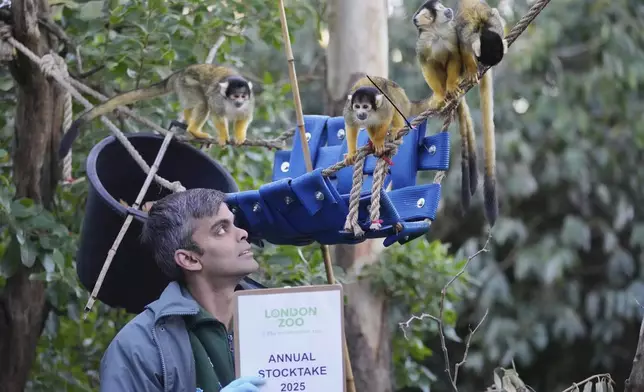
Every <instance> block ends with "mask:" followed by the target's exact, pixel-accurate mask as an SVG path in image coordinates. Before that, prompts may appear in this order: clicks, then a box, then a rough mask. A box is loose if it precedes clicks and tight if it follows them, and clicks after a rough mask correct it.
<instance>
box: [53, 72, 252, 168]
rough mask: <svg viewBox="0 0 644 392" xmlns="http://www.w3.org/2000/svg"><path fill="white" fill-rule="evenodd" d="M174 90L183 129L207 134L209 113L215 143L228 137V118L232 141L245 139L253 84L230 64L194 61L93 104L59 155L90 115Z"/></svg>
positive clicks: (200, 135)
mask: <svg viewBox="0 0 644 392" xmlns="http://www.w3.org/2000/svg"><path fill="white" fill-rule="evenodd" d="M170 93H175V94H177V96H178V98H179V102H180V103H181V106H182V107H183V113H184V117H185V121H186V122H187V123H188V128H187V131H188V132H189V133H190V134H192V135H193V136H194V137H196V138H199V139H204V138H209V137H210V135H208V134H207V133H205V132H203V131H202V130H201V129H202V128H203V126H204V124H205V123H206V121H207V120H208V117H209V116H211V117H212V121H213V124H214V126H215V128H216V129H217V131H218V133H219V135H218V136H219V137H218V139H219V140H218V144H219V145H220V146H223V145H225V144H226V142H227V141H228V139H229V133H228V121H229V120H231V121H233V122H234V125H233V127H234V132H235V142H236V144H241V143H243V142H244V141H245V140H246V132H247V130H248V126H249V124H250V123H251V121H252V120H253V111H254V107H255V97H254V94H253V84H252V83H251V82H250V81H248V80H246V79H245V78H244V77H242V76H241V75H240V74H239V73H238V72H237V71H235V70H233V69H232V68H229V67H226V66H220V65H212V64H194V65H190V66H188V67H186V68H184V69H182V70H180V71H177V72H174V73H173V74H172V75H170V76H168V77H167V78H165V79H164V80H162V81H160V82H158V83H155V84H153V85H151V86H148V87H143V88H139V89H135V90H131V91H128V92H126V93H123V94H119V95H116V96H114V97H112V98H111V99H109V100H107V101H105V102H103V103H101V104H100V105H97V106H95V107H93V108H92V109H90V110H88V111H86V112H85V113H83V114H82V115H81V116H80V117H79V118H78V119H76V120H75V121H74V122H73V123H72V125H71V127H70V128H69V130H68V131H67V132H66V133H65V135H64V136H63V139H62V140H61V144H60V149H59V156H61V157H62V156H65V155H67V152H68V151H69V149H70V148H71V145H72V143H73V142H74V140H75V139H76V138H77V137H78V135H79V133H80V131H79V128H80V127H81V126H82V125H84V124H86V123H88V122H89V121H91V120H93V119H94V118H96V117H98V116H101V115H103V114H105V113H108V112H110V111H112V110H114V109H116V108H117V107H118V106H123V105H128V104H131V103H134V102H138V101H142V100H146V99H151V98H156V97H160V96H163V95H167V94H170Z"/></svg>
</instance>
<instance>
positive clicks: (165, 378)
mask: <svg viewBox="0 0 644 392" xmlns="http://www.w3.org/2000/svg"><path fill="white" fill-rule="evenodd" d="M197 313H198V311H197V312H181V313H169V314H162V315H160V316H159V317H158V319H157V322H156V323H154V328H152V337H153V338H154V340H155V341H156V343H157V346H158V347H159V356H160V357H161V373H162V374H163V390H164V391H166V392H167V391H168V383H166V380H167V370H166V367H165V359H164V358H163V349H162V348H161V347H162V344H161V342H160V341H159V338H158V335H157V328H158V322H159V320H161V319H162V318H165V317H169V316H189V315H193V314H197ZM193 361H194V358H193ZM191 376H192V375H191Z"/></svg>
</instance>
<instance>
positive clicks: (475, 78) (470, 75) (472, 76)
mask: <svg viewBox="0 0 644 392" xmlns="http://www.w3.org/2000/svg"><path fill="white" fill-rule="evenodd" d="M463 79H464V80H465V81H466V82H467V83H472V84H478V82H479V73H478V70H477V71H475V72H467V73H466V75H465V76H464V77H463Z"/></svg>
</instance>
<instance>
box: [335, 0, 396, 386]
mask: <svg viewBox="0 0 644 392" xmlns="http://www.w3.org/2000/svg"><path fill="white" fill-rule="evenodd" d="M328 12H329V13H328V15H327V18H328V19H327V20H328V23H329V45H328V48H327V81H326V82H327V83H326V84H327V108H326V113H327V114H328V115H331V116H337V115H341V114H342V106H343V105H344V102H345V100H346V94H347V90H348V88H349V87H350V86H351V84H352V83H353V82H354V81H355V80H356V78H357V77H358V76H359V75H360V74H361V73H367V74H369V75H370V76H371V75H375V76H382V77H388V73H389V40H388V30H387V2H386V0H351V1H347V0H330V1H329V2H328ZM365 21H368V22H369V23H366V24H365ZM382 242H383V240H382V239H377V240H367V241H365V242H363V243H361V244H357V245H337V246H335V252H334V253H335V257H334V259H335V260H336V263H337V264H338V265H339V266H340V267H342V268H344V269H345V271H346V272H347V274H348V276H349V277H355V276H356V275H358V274H359V273H360V271H361V269H362V267H363V266H365V265H368V264H372V263H376V262H378V261H379V255H380V253H381V252H382V250H383V249H384V247H383V246H382ZM344 290H345V294H346V296H347V303H346V305H345V313H344V314H345V333H346V338H347V344H348V347H349V353H350V356H351V365H352V369H353V375H354V378H355V383H356V390H357V391H359V392H362V391H369V392H390V391H391V390H392V378H391V341H390V338H391V331H390V329H389V326H388V322H387V318H388V307H387V302H386V299H385V298H384V296H382V295H380V294H378V293H376V292H374V290H372V288H371V285H370V283H369V282H368V281H359V282H356V283H350V284H347V285H345V286H344Z"/></svg>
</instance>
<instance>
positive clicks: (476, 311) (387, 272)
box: [0, 0, 644, 391]
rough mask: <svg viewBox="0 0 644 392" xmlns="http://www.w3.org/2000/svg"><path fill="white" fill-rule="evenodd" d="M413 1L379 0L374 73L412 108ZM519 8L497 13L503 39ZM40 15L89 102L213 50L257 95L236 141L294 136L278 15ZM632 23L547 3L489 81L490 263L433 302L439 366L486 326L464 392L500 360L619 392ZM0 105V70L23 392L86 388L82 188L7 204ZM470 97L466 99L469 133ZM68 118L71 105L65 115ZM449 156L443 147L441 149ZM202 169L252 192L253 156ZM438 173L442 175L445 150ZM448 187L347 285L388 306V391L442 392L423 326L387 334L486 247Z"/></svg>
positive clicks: (8, 130)
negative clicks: (385, 0) (380, 69)
mask: <svg viewBox="0 0 644 392" xmlns="http://www.w3.org/2000/svg"><path fill="white" fill-rule="evenodd" d="M421 2H422V1H420V0H414V1H404V2H403V1H402V0H398V1H393V0H390V1H389V8H390V19H389V36H390V75H389V76H390V78H392V79H394V80H396V81H397V82H399V83H400V84H401V85H403V87H405V88H406V89H407V91H408V94H409V95H410V96H411V97H413V98H421V97H424V96H427V95H428V94H429V93H430V91H429V89H428V88H427V87H426V86H425V84H424V83H421V82H420V81H421V79H420V73H419V72H418V70H417V67H416V65H415V60H414V54H413V50H414V40H415V32H414V29H413V25H412V24H411V23H410V21H409V18H410V16H411V14H412V13H413V12H414V11H415V9H416V8H417V7H418V6H419V4H420V3H421ZM269 3H270V4H269ZM491 3H493V4H497V2H494V1H492V2H491ZM530 4H531V2H528V3H525V2H524V1H523V0H517V1H504V0H501V1H500V2H498V5H499V7H500V8H501V10H502V12H503V13H504V14H505V16H506V18H507V19H508V23H509V24H510V25H513V24H514V23H515V22H516V20H517V19H518V17H520V16H521V15H523V14H524V13H525V11H526V10H527V8H528V7H529V6H530ZM49 5H50V7H51V11H52V18H53V20H54V22H55V23H56V24H58V25H59V26H60V27H62V29H63V30H64V31H65V33H66V35H67V37H68V38H69V41H70V42H69V43H68V45H66V47H65V49H66V51H67V56H66V60H67V64H68V67H69V69H70V72H71V73H72V75H73V76H79V75H80V74H82V73H85V72H87V71H88V70H96V72H94V73H92V74H91V75H89V76H85V77H82V81H83V82H84V83H86V84H88V85H89V86H91V87H92V88H94V89H96V90H98V91H101V92H102V93H103V94H105V95H108V96H111V95H113V94H116V93H118V92H122V91H125V90H128V89H131V88H134V87H136V86H142V85H146V84H149V83H152V82H156V81H158V80H160V79H161V78H163V77H165V76H167V75H168V74H169V72H171V71H172V70H176V69H179V68H181V67H184V66H186V65H188V64H192V63H195V62H203V61H204V60H205V58H206V56H207V54H208V52H209V51H210V50H211V48H212V47H213V46H215V45H216V44H217V43H220V46H219V48H218V50H217V54H216V62H219V63H227V64H232V65H235V66H237V67H239V69H240V70H241V71H242V72H243V73H244V74H245V75H247V76H248V77H250V78H251V80H253V82H254V83H256V84H257V85H258V86H260V88H261V95H260V99H259V107H260V110H259V111H258V114H257V115H256V120H255V123H254V125H253V127H252V129H251V137H255V138H258V137H270V136H276V135H278V134H279V133H280V132H282V131H283V130H285V129H287V128H290V127H291V126H292V125H293V123H294V114H293V110H292V109H293V104H292V97H291V95H290V94H289V93H290V85H289V81H288V73H287V68H286V60H285V57H284V52H283V48H282V46H281V45H282V44H281V42H282V38H281V32H280V25H279V17H278V14H277V8H276V2H272V3H271V2H265V1H260V0H244V1H227V2H223V1H222V2H217V4H207V3H204V2H201V1H197V0H182V1H142V0H118V1H117V0H91V1H76V2H75V1H72V0H65V1H62V0H61V1H57V0H56V1H53V0H51V1H49ZM287 5H288V9H287V18H288V20H289V27H290V30H291V33H292V38H291V39H292V42H293V50H294V53H295V57H296V64H297V67H298V76H299V80H300V90H301V95H302V99H303V108H304V112H305V113H306V114H321V113H323V112H324V88H325V87H324V86H325V84H324V75H325V59H324V54H325V46H326V43H327V42H326V38H325V37H327V31H326V26H327V24H326V20H325V13H324V8H325V4H324V2H319V1H315V0H301V1H297V2H287ZM7 10H8V9H7V8H3V9H1V10H0V11H7ZM643 27H644V8H643V7H642V5H641V4H640V2H639V1H637V0H619V1H604V0H591V1H586V2H581V3H580V2H573V1H572V0H560V1H556V2H552V3H551V4H550V5H549V6H548V7H547V8H546V10H545V11H544V12H542V14H541V15H540V16H539V17H538V19H537V21H536V22H535V23H534V24H533V25H532V27H530V28H529V29H528V31H527V32H526V33H525V34H524V35H523V36H522V37H520V38H519V39H518V41H517V42H516V43H515V45H514V46H513V47H512V49H511V51H510V53H509V55H508V56H507V58H506V60H505V61H504V62H503V64H501V65H500V66H499V67H497V69H496V74H495V76H496V77H495V80H496V82H495V83H496V86H495V87H496V92H495V95H496V107H495V110H496V114H495V115H496V123H497V160H498V176H499V179H500V184H499V188H500V192H501V193H500V194H501V218H500V219H499V220H498V222H497V224H496V227H495V231H494V237H493V239H492V241H491V243H490V246H489V249H490V251H489V252H487V253H484V254H482V255H481V256H479V257H478V258H476V259H474V260H473V261H472V262H471V263H470V265H469V269H468V273H467V274H466V275H465V276H464V277H463V279H462V280H459V281H457V282H456V283H455V284H454V285H453V286H451V288H452V290H450V294H449V296H448V300H447V305H446V307H445V309H446V310H445V312H446V314H445V315H446V322H447V323H448V324H449V325H452V326H454V329H449V328H448V330H447V331H446V335H447V337H448V338H450V342H448V343H449V344H448V348H449V349H450V353H451V355H452V358H460V356H461V354H462V351H463V348H464V347H463V342H462V339H463V337H464V336H465V335H466V334H467V332H468V328H469V327H470V326H472V325H475V324H477V323H478V321H479V320H480V318H481V317H482V315H483V313H484V312H485V311H486V310H489V315H488V316H487V320H486V321H485V323H484V324H483V325H482V327H481V329H480V330H479V331H478V333H477V334H476V335H475V336H474V338H473V340H472V347H471V348H470V351H469V355H468V361H467V364H466V365H465V369H464V370H462V371H461V373H462V374H461V376H460V382H459V384H460V385H461V390H462V391H474V390H482V388H483V386H485V385H490V384H492V382H493V380H492V376H491V374H492V370H493V369H494V368H495V367H497V366H503V367H509V366H511V362H512V361H514V363H515V364H516V367H517V370H518V371H519V373H520V374H521V376H522V378H523V380H524V381H525V382H526V383H528V384H529V385H530V386H532V387H533V388H534V389H535V390H538V391H555V390H563V389H565V388H566V387H567V386H569V385H571V383H572V382H574V381H578V380H581V379H584V378H586V377H587V376H590V375H591V374H594V373H611V375H612V377H613V379H615V380H616V381H617V382H618V384H617V387H616V388H617V389H622V388H623V380H624V379H626V378H627V377H628V372H629V371H630V366H631V363H632V358H633V355H634V352H635V346H636V342H637V337H638V331H639V324H640V320H641V318H642V316H643V315H644V312H642V308H641V307H640V306H639V305H638V304H637V302H636V300H639V301H642V300H644V268H643V266H644V264H643V263H644V254H643V253H642V251H643V248H644V218H643V214H642V212H643V211H642V205H644V196H643V195H644V192H643V190H644V180H643V176H644V174H642V172H640V171H639V167H638V166H639V164H640V162H641V160H642V158H643V155H642V147H643V145H644V121H643V120H644V118H643V117H642V113H644V96H643V94H642V91H644V89H643V87H644V67H642V66H641V64H642V61H643V60H644V36H643V35H642V34H641V33H640V32H641V31H642V28H643ZM222 37H223V38H222ZM62 47H63V45H61V48H62ZM76 47H78V51H76V49H75V48H76ZM78 54H80V57H78V56H77V55H78ZM81 60H82V67H81V66H80V64H81ZM16 94H17V89H16V86H15V83H14V80H13V78H12V76H11V74H10V73H9V71H8V69H7V67H3V68H0V100H1V102H2V109H3V110H2V111H1V113H0V130H1V134H0V162H1V164H2V165H1V166H2V167H1V168H0V180H1V181H2V187H1V194H0V205H1V207H2V232H1V233H0V254H1V255H2V259H1V261H0V294H1V293H2V291H3V287H5V285H6V282H7V281H8V280H9V279H10V278H11V277H12V276H13V274H14V273H15V272H16V271H17V269H18V266H19V265H20V264H23V265H25V266H27V267H30V268H32V266H34V265H35V266H36V267H37V266H42V268H40V269H37V268H36V267H33V268H36V269H34V272H35V273H34V275H33V278H34V279H44V280H45V281H46V282H47V286H46V287H47V299H48V307H47V316H46V322H45V323H44V327H43V331H42V335H41V337H40V340H39V342H38V347H37V355H36V360H35V363H34V364H33V369H32V372H31V374H30V376H29V381H28V383H27V385H26V390H27V391H41V390H56V391H87V390H95V389H96V388H97V385H98V373H97V371H98V364H99V361H100V358H101V356H102V353H103V351H104V349H105V348H106V346H107V344H109V341H110V339H111V338H112V337H113V336H114V334H115V333H116V331H117V330H118V329H119V328H120V327H121V326H123V325H124V324H125V323H126V322H127V321H128V319H129V318H130V317H131V316H130V315H127V314H124V313H123V312H122V311H118V310H115V309H109V308H108V307H106V306H104V305H102V304H100V303H97V304H96V305H95V306H94V310H93V312H92V313H91V315H90V317H89V318H88V320H86V321H83V320H81V318H80V317H79V315H80V313H81V312H82V309H83V306H84V305H85V303H86V301H87V295H88V293H86V292H85V290H83V289H82V288H81V287H80V286H79V283H78V280H77V278H76V273H75V265H74V257H75V249H76V244H77V241H78V233H79V229H80V223H81V220H82V218H83V208H79V207H77V206H83V205H84V204H85V200H86V196H87V183H86V182H80V183H78V184H76V185H73V186H62V185H61V186H59V187H58V188H57V190H56V194H55V197H54V203H53V206H52V207H51V208H50V209H49V211H48V210H44V209H43V208H42V207H41V206H40V205H39V204H37V203H34V202H33V201H31V200H29V199H24V198H17V197H16V193H15V192H16V190H15V187H14V186H13V185H12V184H14V183H15V181H16V179H15V178H14V172H13V170H12V164H13V163H12V155H11V153H10V152H11V150H12V144H13V143H15V140H14V128H15V124H14V120H15V115H16V112H15V102H16V99H17V96H16ZM477 95H478V94H476V93H474V94H470V95H469V96H468V99H469V100H471V104H470V105H471V106H472V109H473V110H474V113H473V114H474V115H475V120H476V121H477V123H478V112H476V110H475V108H477V107H478V101H477V98H478V97H477ZM92 102H93V103H96V101H95V100H92ZM136 110H137V112H138V113H140V114H145V115H147V116H148V117H150V118H151V119H153V120H154V121H155V122H157V123H159V124H162V125H165V124H167V123H168V121H169V120H168V119H172V118H176V116H177V113H179V107H178V105H177V103H176V102H175V100H173V99H157V100H153V101H149V102H144V103H140V104H137V105H136ZM81 111H83V108H82V107H81V106H78V105H77V104H75V105H74V112H75V114H76V115H77V114H78V113H80V112H81ZM118 125H119V126H120V127H121V128H122V129H124V130H126V131H135V128H134V126H135V125H136V126H138V124H136V123H133V122H132V121H131V120H128V119H125V118H120V119H119V122H118ZM86 129H88V130H90V129H91V131H89V132H84V134H83V136H82V137H81V138H79V139H78V140H77V142H76V143H75V144H74V150H73V153H74V176H75V177H82V176H83V175H84V165H85V157H86V154H87V153H88V151H89V149H90V148H91V146H92V145H93V144H95V143H96V142H98V141H99V140H101V139H102V138H104V137H105V136H107V135H108V131H107V129H105V127H103V126H102V125H101V124H100V123H99V122H98V121H95V122H94V123H93V124H92V126H91V127H87V128H86ZM452 140H453V141H454V142H455V144H454V149H453V151H457V150H458V140H457V138H456V137H454V138H452ZM209 153H210V154H211V155H212V156H213V157H214V158H216V159H218V160H220V161H221V162H222V163H223V164H224V165H225V166H226V167H227V168H229V170H230V171H231V172H232V173H233V175H234V176H235V178H236V180H237V182H238V184H239V187H240V188H241V189H242V190H244V189H256V188H258V187H259V186H260V185H261V184H262V183H265V182H267V181H270V175H271V171H272V156H273V153H272V152H270V151H267V150H264V149H261V148H243V149H233V148H226V149H219V148H217V147H213V148H211V149H210V151H209ZM453 157H454V158H453V163H452V166H453V167H458V165H459V162H458V159H459V157H458V154H453ZM459 175H460V174H459V172H458V170H452V171H451V172H450V173H449V174H448V177H447V178H446V180H444V181H443V185H444V187H443V199H444V203H445V204H444V206H443V208H442V210H441V213H440V215H439V217H438V219H437V221H436V223H435V225H434V226H433V228H432V232H431V233H429V235H428V236H427V238H426V239H418V240H416V241H413V242H411V243H409V244H406V245H404V246H399V245H394V246H392V247H391V248H389V249H387V251H386V252H385V253H383V254H382V255H381V259H382V262H381V263H379V264H377V265H375V266H374V267H373V268H370V269H368V270H367V271H365V274H366V275H369V276H371V277H372V278H374V290H382V291H384V292H385V293H387V294H388V296H389V298H390V299H391V305H392V308H391V314H390V319H389V322H390V323H391V326H392V331H393V334H392V336H391V337H390V338H391V339H393V351H394V353H393V358H394V369H392V371H393V372H394V373H395V383H396V386H395V387H396V390H401V391H402V390H407V391H412V390H418V389H420V390H423V391H425V390H429V389H428V388H429V386H430V385H431V386H432V388H434V390H441V391H443V390H448V386H447V384H446V379H445V376H444V371H443V370H444V365H443V358H442V354H441V350H440V343H439V340H438V338H437V330H436V325H435V323H433V322H430V321H429V320H424V321H422V322H416V323H413V324H412V330H411V332H410V334H409V339H405V337H404V336H403V334H402V331H400V329H398V323H400V322H403V321H405V320H407V319H408V318H409V316H410V315H411V314H419V313H421V312H428V313H432V314H437V309H438V299H439V293H440V288H441V287H442V286H443V285H444V284H445V282H446V281H447V280H448V279H449V278H450V277H451V276H453V275H454V274H455V273H456V272H457V271H458V270H459V269H460V268H461V266H462V265H463V263H464V261H465V258H466V257H467V256H468V255H470V254H472V253H474V252H475V251H476V250H477V249H479V248H480V247H481V246H482V244H483V242H484V241H485V239H486V228H485V225H484V219H483V216H482V212H481V211H482V208H481V200H480V199H479V197H480V196H479V195H480V192H479V193H478V194H477V199H476V200H475V201H474V205H473V207H472V209H471V210H470V211H469V212H468V213H467V214H466V215H465V216H462V215H461V213H460V210H459V204H458V187H459V184H460V179H459V178H458V177H459ZM267 245H268V244H267ZM259 260H260V262H261V264H262V267H263V269H262V272H261V274H260V275H259V276H257V277H256V278H258V279H259V280H260V281H262V282H264V283H265V284H267V285H281V284H287V283H288V284H291V285H295V284H310V283H321V282H323V281H324V280H325V278H324V276H325V275H324V269H323V265H322V260H321V256H320V252H319V248H318V247H317V246H310V247H303V248H295V247H283V246H270V245H268V246H267V247H266V248H265V249H264V250H263V251H262V253H261V255H260V256H259ZM36 272H37V273H36ZM338 276H339V277H340V278H342V274H341V271H338ZM457 315H458V317H457ZM459 336H460V337H461V338H460V339H459V338H458V337H459ZM0 339H2V337H0ZM452 340H453V341H452Z"/></svg>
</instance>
